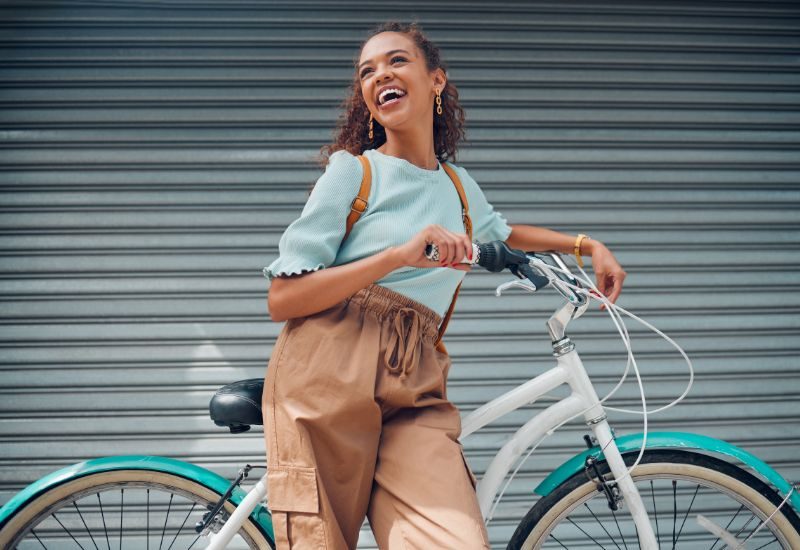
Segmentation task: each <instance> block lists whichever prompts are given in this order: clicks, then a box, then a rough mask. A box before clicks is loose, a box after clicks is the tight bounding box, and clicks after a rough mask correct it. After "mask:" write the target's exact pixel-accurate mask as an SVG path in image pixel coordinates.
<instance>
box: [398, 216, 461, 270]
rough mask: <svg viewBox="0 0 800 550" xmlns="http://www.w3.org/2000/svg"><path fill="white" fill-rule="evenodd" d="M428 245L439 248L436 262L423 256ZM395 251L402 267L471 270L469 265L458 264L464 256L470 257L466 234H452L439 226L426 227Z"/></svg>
mask: <svg viewBox="0 0 800 550" xmlns="http://www.w3.org/2000/svg"><path fill="white" fill-rule="evenodd" d="M428 244H435V245H436V246H437V247H438V248H439V261H438V262H435V261H433V260H429V259H428V258H427V257H426V256H425V247H426V246H427V245H428ZM396 250H397V253H396V255H397V257H398V260H399V261H400V262H401V265H402V266H411V267H451V268H453V269H459V270H461V271H469V270H470V269H472V266H471V265H470V264H462V263H459V262H461V260H462V259H463V258H464V257H465V256H466V257H467V258H471V257H472V241H470V240H469V237H468V236H467V234H466V233H454V232H452V231H449V230H447V229H445V228H444V227H442V226H441V225H436V224H432V225H429V226H427V227H426V228H425V229H423V230H422V231H420V232H419V233H417V234H416V235H414V237H413V238H411V240H409V241H408V242H407V243H406V244H404V245H401V246H398V247H397V248H396Z"/></svg>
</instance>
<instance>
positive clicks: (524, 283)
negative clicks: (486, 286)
mask: <svg viewBox="0 0 800 550" xmlns="http://www.w3.org/2000/svg"><path fill="white" fill-rule="evenodd" d="M512 286H518V287H520V288H523V289H525V290H527V291H528V292H536V291H537V290H538V289H537V288H536V287H535V286H534V285H533V283H531V282H530V281H529V280H528V279H515V280H512V281H508V282H507V283H503V284H502V285H500V286H498V287H497V289H496V290H495V296H500V295H501V294H502V293H503V291H504V290H508V289H509V288H511V287H512Z"/></svg>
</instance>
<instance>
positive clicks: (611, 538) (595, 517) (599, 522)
mask: <svg viewBox="0 0 800 550" xmlns="http://www.w3.org/2000/svg"><path fill="white" fill-rule="evenodd" d="M583 505H584V506H585V507H586V509H587V510H589V513H590V514H592V517H593V518H594V520H595V521H596V522H597V525H599V526H600V528H601V529H602V530H603V531H604V532H605V534H606V535H608V539H609V540H610V541H611V542H613V543H614V546H616V547H617V548H619V550H622V548H620V547H619V544H617V541H615V540H614V537H612V536H611V533H609V532H608V531H607V530H606V527H605V525H603V522H602V521H600V520H599V519H598V518H597V516H596V515H594V512H592V509H591V508H589V505H588V504H586V503H585V502H584V503H583Z"/></svg>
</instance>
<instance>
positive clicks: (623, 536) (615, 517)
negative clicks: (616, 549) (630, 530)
mask: <svg viewBox="0 0 800 550" xmlns="http://www.w3.org/2000/svg"><path fill="white" fill-rule="evenodd" d="M611 515H612V516H613V517H614V523H616V524H617V531H619V536H620V537H621V538H622V546H624V547H625V550H628V543H627V542H625V535H623V534H622V529H621V528H620V526H619V522H618V521H617V514H615V513H614V510H611ZM615 544H616V543H615Z"/></svg>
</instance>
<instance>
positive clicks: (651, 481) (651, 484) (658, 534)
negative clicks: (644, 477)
mask: <svg viewBox="0 0 800 550" xmlns="http://www.w3.org/2000/svg"><path fill="white" fill-rule="evenodd" d="M650 496H651V497H652V499H653V517H655V518H656V541H657V542H658V550H661V533H659V532H658V509H656V494H655V491H654V490H653V480H652V479H651V480H650Z"/></svg>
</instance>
